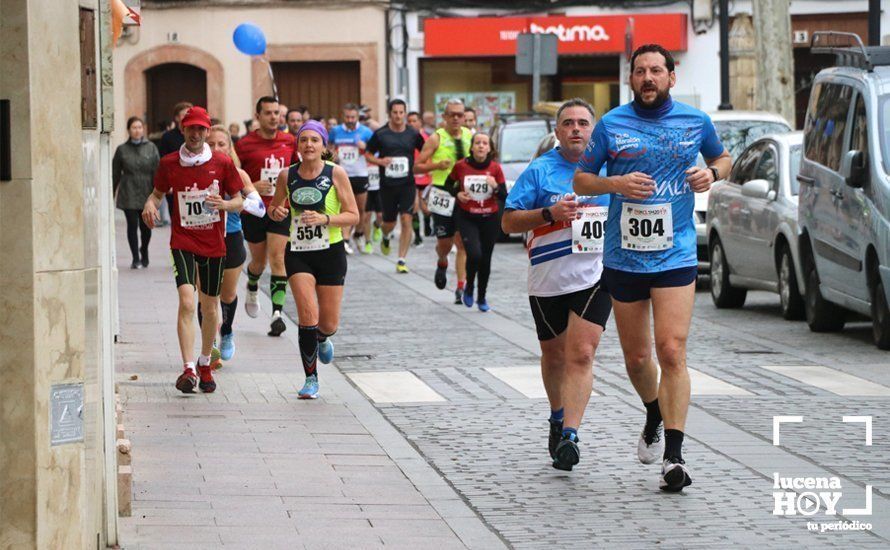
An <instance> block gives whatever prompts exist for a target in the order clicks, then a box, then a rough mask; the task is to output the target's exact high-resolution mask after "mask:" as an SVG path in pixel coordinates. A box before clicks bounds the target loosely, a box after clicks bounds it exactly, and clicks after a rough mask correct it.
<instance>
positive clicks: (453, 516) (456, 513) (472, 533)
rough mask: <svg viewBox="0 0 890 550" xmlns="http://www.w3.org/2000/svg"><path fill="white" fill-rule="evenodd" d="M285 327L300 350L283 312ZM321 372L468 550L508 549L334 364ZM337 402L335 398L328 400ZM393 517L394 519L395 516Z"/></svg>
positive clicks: (268, 304) (264, 303)
mask: <svg viewBox="0 0 890 550" xmlns="http://www.w3.org/2000/svg"><path fill="white" fill-rule="evenodd" d="M258 296H260V301H261V308H262V309H263V310H265V311H272V300H271V299H270V298H269V296H268V295H267V294H266V293H265V292H260V293H258ZM282 319H284V322H285V324H286V325H287V327H288V329H289V330H287V331H286V332H285V333H284V334H282V336H283V337H286V338H287V339H288V340H289V341H290V342H291V344H293V346H294V348H295V350H299V340H298V337H297V323H295V322H294V321H293V320H292V319H291V318H290V317H288V316H287V315H282ZM328 366H330V367H332V368H330V369H326V370H325V372H324V375H323V386H322V387H323V389H324V390H325V391H326V392H327V390H328V389H330V390H331V393H333V394H334V395H335V396H336V397H338V398H339V400H340V402H342V404H343V405H344V406H345V407H346V408H347V409H349V411H350V412H351V413H352V414H353V415H355V418H356V420H358V422H359V423H361V424H362V426H364V428H365V429H366V430H368V433H369V434H370V435H371V436H372V437H373V438H374V440H375V441H377V444H378V445H380V447H381V448H382V449H383V451H384V452H385V453H386V454H387V455H388V456H389V457H390V458H391V459H392V460H393V462H395V463H396V466H398V467H399V469H400V470H401V471H402V472H403V473H404V474H405V476H406V477H407V478H408V479H409V480H410V481H411V483H413V484H414V486H415V487H416V488H417V491H418V492H419V493H420V494H421V496H423V498H425V499H426V500H427V502H429V503H430V506H432V507H433V509H434V510H435V511H436V513H438V514H439V516H440V517H441V518H442V519H443V520H444V521H445V523H447V524H448V526H449V527H450V528H451V530H452V531H453V532H454V533H455V535H457V537H458V538H459V539H460V540H461V542H462V543H463V544H464V545H465V546H466V547H467V548H470V549H477V548H478V549H489V548H509V547H510V545H509V543H507V542H506V541H505V540H503V539H502V538H501V537H500V535H499V534H498V533H496V532H495V531H494V529H493V528H492V527H490V526H489V525H488V524H487V523H486V522H485V521H484V520H483V519H482V518H481V517H480V516H479V515H478V513H477V512H476V511H475V510H474V509H473V508H472V507H471V506H470V505H469V504H468V503H467V502H466V501H465V500H464V499H463V498H461V496H460V494H459V493H458V492H457V490H456V489H455V488H454V487H452V486H451V484H449V483H448V482H447V481H446V480H445V479H444V478H443V477H442V475H441V474H440V473H439V472H438V471H437V470H436V469H435V468H434V467H433V466H432V465H430V464H429V462H427V460H426V459H425V458H424V457H423V455H421V454H420V452H419V451H418V450H417V449H416V448H415V447H414V446H413V445H412V444H411V443H410V442H409V441H408V440H407V439H406V438H405V437H404V436H403V435H402V434H401V433H399V431H398V430H397V429H396V428H395V427H394V426H393V425H392V424H391V423H390V422H389V421H388V420H387V419H386V417H384V416H383V414H382V413H381V412H380V411H379V410H378V409H377V408H376V407H375V406H374V405H373V404H371V402H370V401H369V400H368V399H367V398H366V397H365V396H364V395H362V394H361V392H359V391H358V390H357V389H356V388H355V387H354V386H353V385H352V384H351V383H350V382H349V381H348V380H347V378H346V376H345V375H344V374H343V373H342V372H341V371H340V369H339V368H338V367H337V366H336V360H335V361H334V363H333V364H331V365H328ZM327 395H328V396H330V393H328V394H327ZM329 401H332V402H336V401H334V400H329ZM394 519H395V518H394Z"/></svg>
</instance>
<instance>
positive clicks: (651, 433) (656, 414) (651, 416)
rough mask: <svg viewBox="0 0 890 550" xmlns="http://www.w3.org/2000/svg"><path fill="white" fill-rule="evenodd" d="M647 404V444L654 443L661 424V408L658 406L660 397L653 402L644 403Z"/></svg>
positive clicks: (644, 431)
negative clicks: (653, 440)
mask: <svg viewBox="0 0 890 550" xmlns="http://www.w3.org/2000/svg"><path fill="white" fill-rule="evenodd" d="M643 405H645V406H646V427H644V428H643V439H645V440H646V444H647V445H648V444H650V443H652V439H653V438H654V437H655V432H656V430H658V425H659V424H661V409H660V408H658V399H657V398H656V399H655V401H652V402H651V403H643Z"/></svg>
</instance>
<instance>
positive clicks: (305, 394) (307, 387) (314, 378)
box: [297, 374, 318, 399]
mask: <svg viewBox="0 0 890 550" xmlns="http://www.w3.org/2000/svg"><path fill="white" fill-rule="evenodd" d="M297 397H299V398H300V399H318V375H317V374H311V375H309V376H307V377H306V383H305V384H303V387H302V388H301V389H300V391H299V393H297Z"/></svg>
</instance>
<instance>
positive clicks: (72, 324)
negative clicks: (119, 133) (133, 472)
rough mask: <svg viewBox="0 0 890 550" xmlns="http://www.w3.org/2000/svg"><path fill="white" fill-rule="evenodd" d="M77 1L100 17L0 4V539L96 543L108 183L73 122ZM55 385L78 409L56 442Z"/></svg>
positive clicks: (54, 0) (53, 1)
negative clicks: (69, 432) (2, 162)
mask: <svg viewBox="0 0 890 550" xmlns="http://www.w3.org/2000/svg"><path fill="white" fill-rule="evenodd" d="M82 6H83V7H86V8H90V9H92V11H93V15H94V16H95V21H98V20H99V9H98V8H99V2H98V0H84V1H83V2H77V1H74V0H0V75H2V77H0V99H8V100H10V110H11V120H12V128H11V135H12V140H11V147H12V161H13V162H12V180H11V181H0V350H2V352H0V548H10V547H14V548H41V549H42V548H95V547H96V546H97V544H98V545H101V546H103V547H104V545H105V540H106V539H105V532H106V525H105V523H104V522H105V514H104V505H103V503H104V491H105V485H104V483H105V480H104V474H103V472H104V464H105V455H104V452H103V444H104V435H103V432H104V426H105V422H104V420H103V418H102V404H101V401H102V400H101V397H102V391H103V389H102V384H101V381H102V365H103V364H106V363H107V362H108V361H110V358H109V357H108V354H107V353H105V352H103V351H102V347H101V345H100V342H101V341H102V338H104V335H103V334H102V333H101V332H102V330H101V326H102V325H101V323H100V319H99V307H98V292H99V285H100V284H102V279H101V277H100V275H99V273H100V269H99V266H100V265H101V264H102V263H103V262H104V261H106V260H105V259H103V258H102V257H100V256H99V255H98V252H97V251H98V246H97V244H96V235H97V234H98V229H99V228H98V223H99V222H98V220H99V214H98V208H99V206H98V205H99V202H100V201H99V200H98V199H97V197H98V196H99V194H100V193H103V192H108V191H107V190H106V189H104V187H106V186H109V182H107V181H102V180H101V179H100V178H99V177H98V174H99V173H100V158H101V157H102V155H100V154H99V153H100V149H98V148H94V147H93V146H92V145H91V144H93V143H95V144H98V143H99V141H100V140H99V129H98V128H86V129H82V122H81V121H82V118H81V101H82V99H81V77H82V74H81V72H82V69H81V61H82V60H81V51H82V49H81V28H80V27H81V23H80V21H81V13H80V10H81V7H82ZM98 29H99V26H98V24H96V25H95V26H94V27H93V31H94V34H95V36H96V48H97V50H98V48H99V47H100V41H99V34H98V32H99V31H98ZM95 97H96V95H95V94H94V95H93V98H94V99H95ZM85 174H86V175H88V177H89V178H90V181H86V180H85V177H84V175H85ZM106 174H107V172H106ZM64 384H67V385H70V387H72V388H74V389H75V392H74V394H76V393H77V392H76V390H77V389H78V388H80V389H81V390H82V395H83V396H84V399H83V407H82V408H81V407H80V406H79V405H78V404H77V400H76V399H75V400H74V401H72V402H70V403H69V404H68V408H67V409H65V410H62V411H60V410H59V409H58V408H57V410H56V413H55V416H56V418H57V420H58V419H59V418H61V419H62V420H63V421H65V422H68V421H70V420H71V419H72V418H77V417H82V418H83V428H84V429H83V436H82V439H80V440H78V438H77V437H76V436H74V437H71V438H69V441H70V442H62V443H60V444H55V445H54V444H53V443H52V442H51V425H52V419H53V416H54V413H53V408H52V400H51V395H53V392H54V391H55V395H60V394H61V393H62V392H59V391H58V390H59V386H60V385H64ZM75 424H76V423H75ZM71 440H73V441H71Z"/></svg>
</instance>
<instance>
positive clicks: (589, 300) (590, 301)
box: [528, 283, 612, 342]
mask: <svg viewBox="0 0 890 550" xmlns="http://www.w3.org/2000/svg"><path fill="white" fill-rule="evenodd" d="M528 301H529V303H530V304H531V307H532V316H533V317H534V318H535V328H536V329H537V331H538V340H540V341H542V342H543V341H545V340H550V339H553V338H556V337H557V336H559V335H560V334H562V333H563V332H565V330H566V328H567V327H568V326H569V312H571V311H574V312H575V314H576V315H577V316H578V317H580V318H582V319H584V320H585V321H589V322H591V323H594V324H596V325H599V326H601V327H603V329H605V328H606V321H608V320H609V314H610V313H612V300H611V297H610V296H609V293H608V292H606V291H605V290H603V289H602V288H601V287H600V283H597V284H595V285H593V286H592V287H590V288H585V289H583V290H578V291H575V292H572V293H570V294H562V295H560V296H546V297H545V296H529V297H528Z"/></svg>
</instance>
